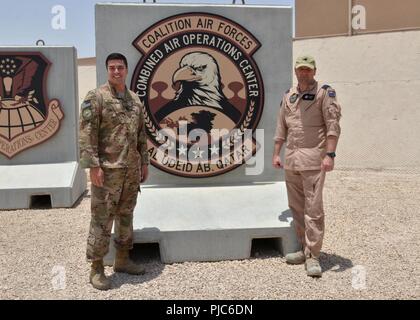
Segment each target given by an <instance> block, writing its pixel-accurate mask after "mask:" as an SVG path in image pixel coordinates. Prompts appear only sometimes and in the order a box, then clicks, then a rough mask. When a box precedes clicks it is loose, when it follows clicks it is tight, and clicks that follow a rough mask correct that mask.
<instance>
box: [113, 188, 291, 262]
mask: <svg viewBox="0 0 420 320" xmlns="http://www.w3.org/2000/svg"><path fill="white" fill-rule="evenodd" d="M133 225H134V226H133V228H134V243H159V247H160V256H161V260H162V262H164V263H174V262H184V261H219V260H236V259H247V258H249V257H250V255H251V244H252V239H258V238H278V245H279V248H281V253H282V254H283V255H285V254H287V253H289V252H294V251H295V250H297V249H298V243H297V239H296V235H295V232H294V228H293V226H292V215H291V212H290V210H289V208H288V205H287V192H286V185H285V183H284V182H269V183H258V184H253V185H240V186H238V185H235V186H222V187H182V188H179V187H175V186H173V187H166V188H162V187H157V186H146V187H143V188H142V192H141V195H139V197H138V204H137V206H136V209H135V212H134V222H133ZM114 254H115V249H114V247H113V243H111V245H110V252H109V254H108V255H107V256H106V257H105V263H106V264H108V265H110V264H112V259H113V257H114Z"/></svg>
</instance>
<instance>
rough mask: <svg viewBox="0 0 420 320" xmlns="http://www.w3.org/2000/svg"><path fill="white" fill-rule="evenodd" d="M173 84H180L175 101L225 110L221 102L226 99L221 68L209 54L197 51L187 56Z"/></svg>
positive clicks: (175, 75) (173, 79)
mask: <svg viewBox="0 0 420 320" xmlns="http://www.w3.org/2000/svg"><path fill="white" fill-rule="evenodd" d="M172 82H173V83H174V84H176V83H180V87H179V89H178V91H177V92H176V96H175V100H181V101H185V102H187V104H188V105H191V106H197V105H200V106H208V107H213V108H216V109H223V108H222V106H221V101H222V100H223V99H226V98H225V96H224V94H223V92H222V91H221V89H220V83H221V81H220V72H219V66H218V64H217V62H216V60H215V59H214V58H213V57H212V56H211V55H209V54H208V53H205V52H199V51H197V52H192V53H188V54H186V55H185V56H184V57H183V58H182V59H181V62H180V68H179V69H178V70H177V71H175V73H174V75H173V77H172Z"/></svg>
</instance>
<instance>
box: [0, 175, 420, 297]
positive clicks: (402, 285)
mask: <svg viewBox="0 0 420 320" xmlns="http://www.w3.org/2000/svg"><path fill="white" fill-rule="evenodd" d="M419 203H420V173H404V172H398V171H366V170H365V171H354V170H353V171H350V170H336V171H334V172H331V173H329V174H328V175H327V180H326V185H325V190H324V207H325V213H326V235H325V239H324V245H323V252H322V255H321V259H320V260H321V265H322V269H323V276H322V278H320V279H312V278H309V277H308V276H306V274H305V270H304V267H303V266H302V265H298V266H289V265H286V263H285V261H284V258H283V257H282V256H281V255H280V254H279V253H278V252H276V251H274V250H272V249H270V248H268V249H267V248H265V247H264V246H261V247H259V248H257V249H256V250H255V252H254V255H253V257H252V258H251V259H248V260H241V261H220V262H185V263H175V264H163V263H161V262H160V260H159V257H158V256H157V255H156V253H154V252H153V250H147V249H146V248H145V247H142V248H141V249H139V248H137V247H136V250H135V252H134V257H135V259H136V260H137V261H139V262H141V263H144V264H145V266H146V270H147V273H146V274H145V275H144V276H128V275H122V274H114V273H113V272H112V269H111V268H110V267H107V268H106V273H107V274H108V275H110V276H111V281H112V290H109V291H106V292H100V291H97V290H95V289H93V288H92V287H91V285H90V284H89V282H88V275H89V265H88V264H87V262H86V261H85V246H86V237H87V231H88V225H89V219H90V211H89V208H90V198H89V192H87V193H86V194H85V195H84V196H83V198H82V199H81V200H80V201H79V202H78V203H77V204H76V205H75V206H74V208H70V209H48V210H45V209H44V210H16V211H0V257H1V265H0V298H1V299H188V300H189V299H419V298H420V269H419V265H420V259H419V247H420V234H419V231H420V209H419ZM149 249H150V248H149ZM142 250H143V251H142Z"/></svg>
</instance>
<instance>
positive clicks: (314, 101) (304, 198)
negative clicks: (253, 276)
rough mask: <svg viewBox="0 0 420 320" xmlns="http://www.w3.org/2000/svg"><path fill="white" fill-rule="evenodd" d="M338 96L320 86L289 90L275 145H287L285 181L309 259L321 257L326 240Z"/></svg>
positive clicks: (285, 97) (337, 116)
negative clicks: (329, 155)
mask: <svg viewBox="0 0 420 320" xmlns="http://www.w3.org/2000/svg"><path fill="white" fill-rule="evenodd" d="M340 118H341V107H340V105H339V104H338V102H337V98H336V93H335V91H334V89H332V88H331V87H330V86H328V85H324V86H322V87H320V86H319V85H318V82H316V83H315V84H314V86H313V87H312V88H311V89H310V90H309V91H306V92H300V91H299V90H298V88H297V87H296V88H291V89H290V90H288V91H287V92H286V93H285V94H284V96H283V99H282V102H281V104H280V110H279V113H278V116H277V128H276V133H275V136H274V140H275V141H280V140H284V141H286V150H285V162H284V169H285V178H286V188H287V194H288V198H289V207H290V209H291V210H292V212H293V219H294V225H295V229H296V234H297V237H298V239H299V241H300V243H301V244H302V248H303V251H304V253H305V255H306V256H307V257H309V256H312V257H315V258H318V257H319V254H320V251H321V247H322V241H323V237H324V209H323V202H322V189H323V186H324V180H325V171H322V170H321V162H322V159H323V158H324V157H325V156H326V152H327V150H326V140H327V136H336V137H337V138H338V137H339V136H340V131H341V129H340V125H339V120H340Z"/></svg>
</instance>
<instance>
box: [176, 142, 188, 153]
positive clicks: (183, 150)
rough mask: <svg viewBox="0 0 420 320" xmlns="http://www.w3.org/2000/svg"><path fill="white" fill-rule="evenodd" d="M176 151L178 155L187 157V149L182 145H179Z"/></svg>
mask: <svg viewBox="0 0 420 320" xmlns="http://www.w3.org/2000/svg"><path fill="white" fill-rule="evenodd" d="M178 151H179V155H182V154H185V155H187V148H185V146H184V145H183V144H181V147H180V148H178Z"/></svg>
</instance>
